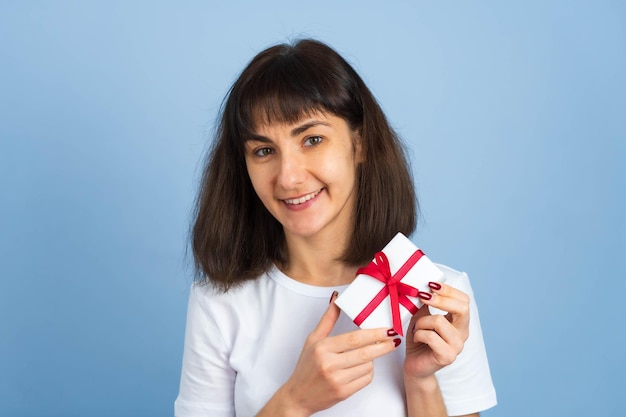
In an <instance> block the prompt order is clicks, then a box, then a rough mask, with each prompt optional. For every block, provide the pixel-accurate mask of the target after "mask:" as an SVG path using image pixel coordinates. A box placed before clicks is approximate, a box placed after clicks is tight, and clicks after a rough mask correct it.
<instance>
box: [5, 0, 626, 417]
mask: <svg viewBox="0 0 626 417" xmlns="http://www.w3.org/2000/svg"><path fill="white" fill-rule="evenodd" d="M303 36H313V37H316V38H319V39H321V40H323V41H326V42H328V43H330V44H331V45H333V46H334V47H335V48H336V49H337V50H338V51H339V52H340V53H342V54H343V55H344V56H345V57H346V58H347V59H348V60H349V61H350V62H351V63H352V64H353V65H354V66H355V68H356V69H357V71H359V72H360V74H361V75H362V76H363V78H364V79H365V81H366V83H368V85H369V86H370V87H371V89H372V90H373V92H374V93H375V95H376V96H377V98H378V99H379V101H380V102H381V104H382V106H383V108H384V109H385V111H386V113H387V114H388V116H389V118H390V120H391V122H392V124H393V125H394V126H395V127H396V128H397V130H398V131H399V132H400V134H401V135H402V137H403V138H404V139H405V141H406V142H407V144H408V147H409V149H410V154H411V159H412V166H413V170H414V173H415V177H416V183H417V187H418V193H419V196H420V198H421V203H422V210H423V218H422V221H421V223H420V227H419V229H418V231H417V233H416V234H415V235H414V236H413V239H414V241H415V242H416V243H417V244H418V245H419V246H420V247H422V248H423V249H424V250H425V251H426V252H427V253H428V254H429V255H430V257H431V258H433V259H434V260H436V261H439V262H443V263H446V264H448V265H450V266H452V267H455V268H457V269H461V270H464V271H467V272H468V273H469V275H470V278H472V282H473V286H474V289H475V292H476V297H477V299H478V302H479V307H480V311H481V320H482V324H483V330H484V334H485V340H486V343H487V348H488V353H489V358H490V362H491V368H492V375H493V379H494V382H495V384H496V387H497V390H498V399H499V405H498V406H497V407H496V408H494V409H493V410H490V411H488V412H485V413H484V415H486V416H497V415H502V416H508V417H515V416H528V415H538V416H561V415H563V416H565V415H567V416H571V415H580V416H582V415H593V416H616V415H623V413H624V411H625V410H626V399H625V398H626V396H625V395H624V394H625V393H626V377H625V376H624V375H625V374H626V365H625V359H624V356H625V354H624V347H623V346H624V339H625V337H624V336H625V331H624V329H625V327H626V326H625V325H624V320H623V317H624V314H623V306H624V302H623V299H624V294H625V290H626V287H625V285H624V279H625V278H626V274H625V273H626V269H625V267H624V255H623V253H624V249H626V241H625V235H626V230H625V229H626V225H625V221H624V214H625V212H626V204H625V198H624V195H625V192H624V191H625V183H626V181H625V180H626V169H625V164H626V158H625V156H626V149H625V148H626V146H625V143H626V121H625V120H626V80H625V75H624V74H626V6H625V5H624V2H621V1H617V0H615V1H610V0H597V1H576V0H573V1H565V0H563V1H550V0H532V1H496V0H492V1H455V2H453V1H441V2H435V1H413V2H410V1H395V2H373V1H363V0H361V1H346V2H334V1H327V0H325V1H318V2H313V3H306V4H305V3H302V4H298V5H295V2H293V1H274V0H267V1H263V2H252V1H231V2H226V1H224V2H209V1H204V2H201V1H183V2H178V3H175V2H166V1H143V2H140V1H135V2H123V1H106V2H105V1H100V2H93V1H92V2H79V1H50V2H48V1H23V2H22V1H6V0H3V1H1V2H0V140H1V142H0V192H1V194H0V195H1V197H0V199H1V200H0V415H3V416H5V415H6V416H64V417H67V416H111V415H116V416H143V415H145V416H148V415H149V416H171V415H173V401H174V399H175V397H176V394H177V390H178V380H179V373H180V364H181V354H182V344H183V334H184V323H185V313H186V303H187V295H188V289H189V285H190V283H191V279H192V278H191V277H192V270H191V268H190V259H189V256H188V255H186V239H187V232H188V227H189V222H190V212H191V207H192V202H193V199H194V197H195V192H196V191H195V190H196V188H197V186H198V180H199V175H200V166H201V160H202V156H203V154H204V152H205V150H206V149H207V144H208V142H209V140H210V137H211V134H212V131H213V126H214V121H215V118H216V115H217V111H218V108H219V105H220V102H221V100H222V98H223V96H224V95H225V93H226V91H227V89H228V87H229V85H230V84H231V83H232V81H233V80H234V79H235V77H236V76H237V74H238V72H239V71H240V70H241V69H242V68H243V67H244V65H245V64H246V63H247V61H248V60H249V59H251V58H252V56H253V55H254V54H255V53H257V52H258V51H260V50H261V49H263V48H265V47H266V46H269V45H270V44H273V43H276V42H280V41H284V40H289V39H292V38H296V37H303Z"/></svg>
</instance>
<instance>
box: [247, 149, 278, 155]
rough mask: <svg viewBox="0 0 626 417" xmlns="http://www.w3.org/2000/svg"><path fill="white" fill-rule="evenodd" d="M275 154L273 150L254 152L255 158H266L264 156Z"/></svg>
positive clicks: (256, 150) (257, 150)
mask: <svg viewBox="0 0 626 417" xmlns="http://www.w3.org/2000/svg"><path fill="white" fill-rule="evenodd" d="M273 153H274V150H273V149H272V148H258V149H255V150H254V151H252V154H253V155H254V156H259V157H264V156H268V155H271V154H273Z"/></svg>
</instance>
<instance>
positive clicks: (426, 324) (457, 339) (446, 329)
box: [415, 314, 467, 352]
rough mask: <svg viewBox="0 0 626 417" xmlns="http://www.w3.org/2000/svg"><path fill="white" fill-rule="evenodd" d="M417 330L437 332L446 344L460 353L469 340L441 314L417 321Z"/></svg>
mask: <svg viewBox="0 0 626 417" xmlns="http://www.w3.org/2000/svg"><path fill="white" fill-rule="evenodd" d="M415 328H416V329H417V330H432V331H434V332H436V333H437V334H438V335H439V337H441V339H442V340H443V341H444V342H445V343H447V344H448V345H450V346H451V347H452V348H453V349H454V350H456V351H458V352H460V351H461V350H462V349H463V345H464V344H465V340H466V339H467V337H466V333H464V332H463V331H460V330H459V329H457V328H456V327H454V325H453V324H452V323H450V322H449V321H448V319H446V318H445V317H444V316H442V315H440V314H435V315H433V316H426V317H422V318H420V319H419V320H417V322H416V324H415Z"/></svg>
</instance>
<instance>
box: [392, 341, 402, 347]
mask: <svg viewBox="0 0 626 417" xmlns="http://www.w3.org/2000/svg"><path fill="white" fill-rule="evenodd" d="M401 342H402V340H400V339H393V345H394V346H395V347H398V345H399V344H400V343H401Z"/></svg>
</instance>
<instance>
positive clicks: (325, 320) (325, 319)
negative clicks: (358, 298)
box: [309, 291, 341, 342]
mask: <svg viewBox="0 0 626 417" xmlns="http://www.w3.org/2000/svg"><path fill="white" fill-rule="evenodd" d="M337 295H338V293H337V291H333V294H332V296H331V297H330V302H329V303H328V308H327V309H326V311H325V312H324V314H323V315H322V317H321V318H320V321H319V322H318V323H317V326H316V327H315V329H313V331H312V332H311V334H310V335H309V342H315V341H317V340H320V339H323V338H325V337H328V335H329V334H330V332H332V331H333V328H334V327H335V323H337V319H339V315H340V313H341V310H340V309H339V307H337V305H336V304H335V299H336V298H337Z"/></svg>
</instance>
